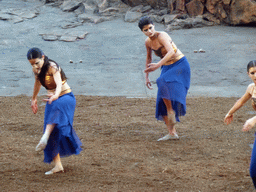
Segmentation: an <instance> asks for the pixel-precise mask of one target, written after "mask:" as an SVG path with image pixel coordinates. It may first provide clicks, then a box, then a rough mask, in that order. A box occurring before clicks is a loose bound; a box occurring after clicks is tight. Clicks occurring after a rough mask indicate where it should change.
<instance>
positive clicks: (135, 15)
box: [124, 11, 142, 22]
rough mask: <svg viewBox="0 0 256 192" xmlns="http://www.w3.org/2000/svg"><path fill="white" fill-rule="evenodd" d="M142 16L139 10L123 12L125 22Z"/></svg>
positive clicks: (133, 20)
mask: <svg viewBox="0 0 256 192" xmlns="http://www.w3.org/2000/svg"><path fill="white" fill-rule="evenodd" d="M141 16H142V13H141V12H132V11H127V13H126V14H125V18H124V21H125V22H135V21H137V20H138V19H140V18H141Z"/></svg>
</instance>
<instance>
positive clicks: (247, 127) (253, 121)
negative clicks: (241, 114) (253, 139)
mask: <svg viewBox="0 0 256 192" xmlns="http://www.w3.org/2000/svg"><path fill="white" fill-rule="evenodd" d="M255 124H256V116H254V117H252V118H250V119H248V120H247V121H246V122H245V124H244V126H243V129H242V131H249V130H250V129H251V128H252V127H253V126H254V125H255Z"/></svg>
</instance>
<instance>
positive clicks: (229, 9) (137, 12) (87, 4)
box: [45, 0, 256, 29]
mask: <svg viewBox="0 0 256 192" xmlns="http://www.w3.org/2000/svg"><path fill="white" fill-rule="evenodd" d="M45 3H48V4H49V3H51V4H52V5H54V6H59V7H60V8H61V9H62V10H63V11H70V12H71V11H74V12H76V13H77V14H78V18H79V19H80V20H82V21H83V22H84V21H93V22H102V21H104V20H109V19H110V18H111V17H114V16H115V17H116V16H124V19H125V21H127V22H134V21H137V20H138V18H140V17H141V16H142V15H150V16H151V17H152V18H153V19H154V21H155V22H159V23H164V24H165V25H166V27H167V29H180V28H192V27H201V26H204V25H218V24H228V25H255V24H256V1H255V0H96V1H93V0H45ZM92 12H93V13H94V14H95V15H97V17H96V16H94V17H92V16H88V14H89V13H92ZM80 15H82V16H80ZM102 17H103V18H102Z"/></svg>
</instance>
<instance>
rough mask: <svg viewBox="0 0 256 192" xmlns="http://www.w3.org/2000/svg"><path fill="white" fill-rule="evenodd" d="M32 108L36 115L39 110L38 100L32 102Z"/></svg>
mask: <svg viewBox="0 0 256 192" xmlns="http://www.w3.org/2000/svg"><path fill="white" fill-rule="evenodd" d="M31 108H32V111H33V113H34V114H36V113H37V110H38V106H37V99H33V100H32V101H31Z"/></svg>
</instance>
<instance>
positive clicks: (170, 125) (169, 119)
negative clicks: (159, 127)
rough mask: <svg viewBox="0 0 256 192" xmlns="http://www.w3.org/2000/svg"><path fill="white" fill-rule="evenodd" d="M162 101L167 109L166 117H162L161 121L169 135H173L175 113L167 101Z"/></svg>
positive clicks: (174, 132)
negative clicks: (162, 120)
mask: <svg viewBox="0 0 256 192" xmlns="http://www.w3.org/2000/svg"><path fill="white" fill-rule="evenodd" d="M163 100H164V104H165V106H166V109H167V116H163V119H164V122H165V124H166V126H167V129H168V130H169V134H171V135H174V134H176V130H175V128H174V125H175V123H176V119H175V111H174V110H173V108H172V103H171V101H170V100H168V99H163Z"/></svg>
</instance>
